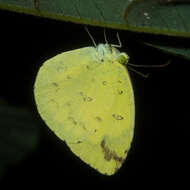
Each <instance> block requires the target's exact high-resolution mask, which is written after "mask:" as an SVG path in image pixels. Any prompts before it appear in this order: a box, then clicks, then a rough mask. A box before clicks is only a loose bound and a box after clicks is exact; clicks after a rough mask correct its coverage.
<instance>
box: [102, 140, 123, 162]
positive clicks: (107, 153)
mask: <svg viewBox="0 0 190 190" xmlns="http://www.w3.org/2000/svg"><path fill="white" fill-rule="evenodd" d="M100 146H101V148H102V151H103V153H104V159H105V160H107V161H110V160H111V159H113V160H115V161H116V165H118V164H122V163H123V161H124V159H123V158H122V157H119V156H118V155H117V154H116V152H115V151H111V150H110V149H109V147H108V146H106V141H105V139H103V140H102V141H101V144H100Z"/></svg>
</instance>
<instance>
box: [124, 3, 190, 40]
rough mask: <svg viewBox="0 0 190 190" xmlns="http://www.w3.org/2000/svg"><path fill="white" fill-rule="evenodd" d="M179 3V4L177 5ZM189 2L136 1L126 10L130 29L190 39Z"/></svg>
mask: <svg viewBox="0 0 190 190" xmlns="http://www.w3.org/2000/svg"><path fill="white" fill-rule="evenodd" d="M177 2H178V3H177ZM188 2H189V0H186V1H185V0H183V1H178V0H170V1H168V0H134V1H133V2H132V3H131V5H130V6H129V7H128V8H127V9H126V12H125V19H126V21H127V25H128V27H129V28H130V29H133V30H134V31H142V32H148V33H156V34H166V35H171V36H183V37H190V19H189V17H190V4H189V3H188Z"/></svg>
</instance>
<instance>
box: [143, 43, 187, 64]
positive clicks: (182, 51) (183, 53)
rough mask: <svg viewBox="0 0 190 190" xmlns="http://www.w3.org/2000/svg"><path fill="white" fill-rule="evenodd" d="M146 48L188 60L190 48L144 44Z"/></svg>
mask: <svg viewBox="0 0 190 190" xmlns="http://www.w3.org/2000/svg"><path fill="white" fill-rule="evenodd" d="M144 44H146V45H148V46H151V47H154V48H157V49H160V50H161V51H163V52H166V53H169V54H174V55H176V56H179V57H182V58H184V59H187V60H190V48H188V47H179V46H176V47H175V46H171V45H164V44H150V43H146V42H145V43H144Z"/></svg>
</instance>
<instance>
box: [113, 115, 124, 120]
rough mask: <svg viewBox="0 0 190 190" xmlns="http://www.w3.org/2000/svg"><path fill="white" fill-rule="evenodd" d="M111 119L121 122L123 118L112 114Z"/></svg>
mask: <svg viewBox="0 0 190 190" xmlns="http://www.w3.org/2000/svg"><path fill="white" fill-rule="evenodd" d="M112 117H113V118H114V119H116V120H123V119H124V118H123V117H122V116H121V115H117V114H112Z"/></svg>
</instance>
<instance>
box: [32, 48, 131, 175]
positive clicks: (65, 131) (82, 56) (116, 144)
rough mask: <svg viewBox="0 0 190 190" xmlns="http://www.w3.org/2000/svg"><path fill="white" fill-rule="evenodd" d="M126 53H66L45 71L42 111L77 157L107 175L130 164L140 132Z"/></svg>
mask: <svg viewBox="0 0 190 190" xmlns="http://www.w3.org/2000/svg"><path fill="white" fill-rule="evenodd" d="M125 61H128V56H127V55H126V54H125V53H120V52H119V51H118V50H117V49H116V48H113V47H112V46H109V45H107V44H106V45H103V44H100V45H99V46H98V47H97V48H94V47H86V48H81V49H77V50H73V51H68V52H64V53H62V54H59V55H57V56H55V57H53V58H51V59H49V60H47V61H46V62H45V63H44V64H43V66H42V67H41V68H40V70H39V72H38V75H37V78H36V82H35V86H34V94H35V100H36V105H37V109H38V112H39V113H40V115H41V117H42V118H43V120H44V121H45V123H46V124H47V125H48V126H49V127H50V129H51V130H53V131H54V133H55V134H56V135H57V136H58V137H59V138H60V139H62V140H63V141H65V142H66V144H67V145H68V146H69V147H70V149H71V150H72V152H73V153H74V154H76V155H77V156H78V157H80V158H81V159H82V160H83V161H84V162H86V163H87V164H89V165H90V166H91V167H93V168H94V169H96V170H98V171H99V172H100V173H102V174H106V175H112V174H114V173H115V172H116V171H117V170H118V169H119V168H120V167H121V165H122V163H123V162H124V160H125V158H126V156H127V153H128V151H129V148H130V144H131V141H132V138H133V131H134V117H135V105H134V95H133V89H132V85H131V81H130V77H129V74H128V71H127V70H126V68H125V67H124V66H123V65H122V64H121V63H123V62H125Z"/></svg>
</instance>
